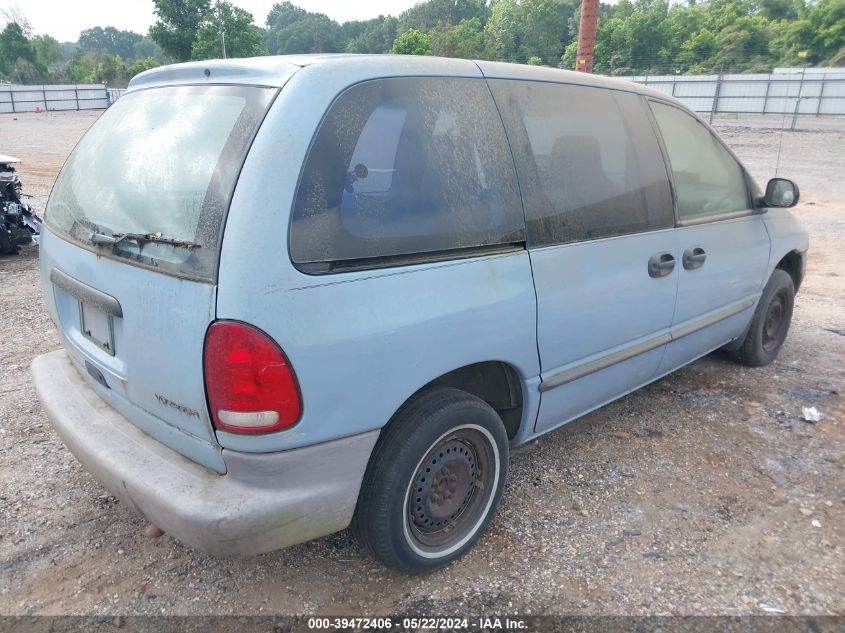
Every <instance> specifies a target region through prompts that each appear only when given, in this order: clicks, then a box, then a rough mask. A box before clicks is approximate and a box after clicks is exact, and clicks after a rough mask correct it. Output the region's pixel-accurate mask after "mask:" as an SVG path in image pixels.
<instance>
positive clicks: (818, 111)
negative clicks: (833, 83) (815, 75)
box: [816, 75, 827, 117]
mask: <svg viewBox="0 0 845 633" xmlns="http://www.w3.org/2000/svg"><path fill="white" fill-rule="evenodd" d="M826 85H827V78H826V77H825V76H824V75H822V78H821V87H820V88H819V102H818V104H817V105H816V116H817V117H818V116H819V115H820V114H821V113H822V99H824V87H825V86H826Z"/></svg>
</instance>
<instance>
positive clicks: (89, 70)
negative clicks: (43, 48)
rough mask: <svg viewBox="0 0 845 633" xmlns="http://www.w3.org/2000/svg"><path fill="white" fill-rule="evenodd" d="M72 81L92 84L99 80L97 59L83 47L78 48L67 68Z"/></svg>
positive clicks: (69, 79)
mask: <svg viewBox="0 0 845 633" xmlns="http://www.w3.org/2000/svg"><path fill="white" fill-rule="evenodd" d="M64 74H65V76H66V77H67V80H68V81H69V82H70V83H77V84H92V83H94V82H96V81H97V60H96V58H95V57H94V56H93V55H92V54H91V53H87V52H85V51H84V50H83V49H81V48H77V49H76V51H75V52H74V53H73V55H72V56H71V58H70V61H69V62H68V64H67V68H66V69H65V73H64Z"/></svg>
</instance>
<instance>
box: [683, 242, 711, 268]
mask: <svg viewBox="0 0 845 633" xmlns="http://www.w3.org/2000/svg"><path fill="white" fill-rule="evenodd" d="M705 259H707V253H705V252H704V249H703V248H701V247H700V246H690V247H689V248H688V249H687V250H685V251H684V269H686V270H695V269H696V268H701V267H702V266H704V260H705Z"/></svg>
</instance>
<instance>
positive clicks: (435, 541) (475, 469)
mask: <svg viewBox="0 0 845 633" xmlns="http://www.w3.org/2000/svg"><path fill="white" fill-rule="evenodd" d="M447 450H448V451H449V452H448V453H447V452H446V451H447ZM441 453H442V455H443V456H442V457H441ZM435 460H436V463H435ZM500 476H501V475H500V463H499V454H498V451H497V449H496V446H495V440H494V439H493V436H492V435H491V434H490V432H489V431H487V430H486V429H484V428H482V427H480V426H477V425H474V424H473V425H465V426H462V427H458V428H455V429H452V430H451V431H449V432H448V433H446V434H444V435H443V436H441V437H440V438H438V439H437V440H436V441H435V442H434V443H433V444H432V446H431V448H430V449H429V450H428V451H427V452H426V454H425V456H424V457H423V458H422V459H421V460H420V461H419V463H418V464H417V467H416V468H415V470H414V474H413V477H412V478H411V480H410V482H409V485H408V488H407V490H406V493H405V504H404V508H403V512H404V515H405V516H404V530H405V536H406V539H407V541H408V544H409V545H410V546H411V549H413V550H414V551H415V552H416V553H417V554H420V555H421V556H424V557H426V558H434V557H438V556H445V555H448V554H450V553H452V552H454V551H455V550H457V549H459V548H460V547H462V546H463V545H464V544H465V543H466V542H467V541H469V540H470V539H471V538H472V536H473V535H474V534H475V533H476V532H477V531H478V529H479V527H480V526H481V524H482V523H483V522H484V519H485V517H486V516H487V514H488V512H489V509H490V506H491V505H492V503H493V497H494V495H495V492H496V488H497V485H498V482H499V477H500ZM432 477H433V479H432ZM423 480H424V481H423ZM445 492H449V493H451V497H446V496H445V495H441V493H445ZM432 495H438V496H440V498H439V499H432ZM426 520H427V521H428V523H426Z"/></svg>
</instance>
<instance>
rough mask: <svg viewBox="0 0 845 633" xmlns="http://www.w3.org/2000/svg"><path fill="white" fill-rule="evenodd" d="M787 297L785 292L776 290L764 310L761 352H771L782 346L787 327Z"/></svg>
mask: <svg viewBox="0 0 845 633" xmlns="http://www.w3.org/2000/svg"><path fill="white" fill-rule="evenodd" d="M788 308H789V297H787V295H786V291H785V290H778V291H777V292H776V293H775V296H774V297H772V300H771V301H770V302H769V306H768V308H767V309H766V318H765V319H764V320H763V350H764V351H766V352H769V353H771V352H773V351H775V350H776V349H777V348H778V347H780V346H781V344H783V339H784V337H785V334H786V327H787V325H788V318H787V311H788Z"/></svg>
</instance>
